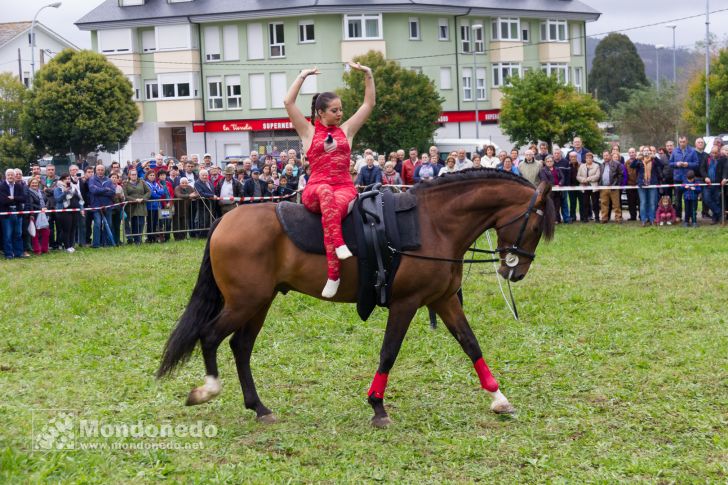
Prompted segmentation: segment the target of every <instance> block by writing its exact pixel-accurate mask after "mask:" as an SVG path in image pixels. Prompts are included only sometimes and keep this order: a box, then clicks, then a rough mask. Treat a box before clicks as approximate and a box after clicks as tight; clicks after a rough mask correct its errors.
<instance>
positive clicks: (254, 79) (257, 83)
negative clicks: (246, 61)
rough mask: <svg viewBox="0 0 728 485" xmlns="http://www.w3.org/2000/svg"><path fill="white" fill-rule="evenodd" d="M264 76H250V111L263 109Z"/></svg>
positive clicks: (264, 104)
mask: <svg viewBox="0 0 728 485" xmlns="http://www.w3.org/2000/svg"><path fill="white" fill-rule="evenodd" d="M265 108H266V93H265V74H251V75H250V109H265Z"/></svg>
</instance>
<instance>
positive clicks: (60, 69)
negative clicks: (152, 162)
mask: <svg viewBox="0 0 728 485" xmlns="http://www.w3.org/2000/svg"><path fill="white" fill-rule="evenodd" d="M138 117H139V110H138V109H137V107H136V105H135V104H134V101H132V87H131V83H130V82H129V80H128V79H127V78H126V77H125V76H124V75H123V74H122V73H121V71H120V70H119V69H118V68H116V67H115V66H114V65H113V64H111V63H110V62H109V61H108V60H107V59H106V58H105V57H104V56H102V55H100V54H97V53H95V52H91V51H80V52H77V51H73V50H71V49H66V50H64V51H62V52H60V53H59V54H58V55H57V56H56V57H54V58H53V60H52V61H51V62H49V63H48V64H46V65H45V66H44V67H43V68H42V69H41V70H40V71H38V73H37V75H36V78H35V81H34V83H33V88H32V90H31V91H30V96H29V100H28V102H27V103H26V104H25V109H24V111H23V117H22V124H23V127H24V129H25V130H26V131H27V133H28V134H29V135H30V136H31V139H32V140H33V143H34V144H35V146H36V147H38V148H39V149H42V150H45V151H48V152H50V153H58V152H61V153H66V152H67V151H71V152H72V153H78V154H82V155H85V154H87V153H88V152H91V151H96V150H106V149H107V148H109V147H116V146H118V145H124V144H126V142H127V141H128V140H129V137H130V136H131V134H132V133H133V132H134V129H135V128H136V121H137V119H138Z"/></svg>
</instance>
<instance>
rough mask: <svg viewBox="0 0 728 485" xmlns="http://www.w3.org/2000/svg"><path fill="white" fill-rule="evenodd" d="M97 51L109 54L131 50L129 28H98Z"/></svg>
mask: <svg viewBox="0 0 728 485" xmlns="http://www.w3.org/2000/svg"><path fill="white" fill-rule="evenodd" d="M98 40H99V52H101V53H103V54H110V53H112V52H131V50H132V42H131V29H111V30H99V31H98Z"/></svg>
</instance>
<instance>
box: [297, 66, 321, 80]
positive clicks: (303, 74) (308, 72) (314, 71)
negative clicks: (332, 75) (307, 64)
mask: <svg viewBox="0 0 728 485" xmlns="http://www.w3.org/2000/svg"><path fill="white" fill-rule="evenodd" d="M312 74H313V75H314V76H316V75H317V74H321V73H320V72H319V70H318V67H316V66H313V68H311V69H304V70H303V71H301V74H299V76H301V77H302V78H303V79H306V78H307V77H308V76H310V75H312Z"/></svg>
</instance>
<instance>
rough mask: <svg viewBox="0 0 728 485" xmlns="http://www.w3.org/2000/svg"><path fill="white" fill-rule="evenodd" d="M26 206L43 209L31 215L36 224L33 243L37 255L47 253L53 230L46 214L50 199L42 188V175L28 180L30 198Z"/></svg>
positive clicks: (38, 209)
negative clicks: (49, 238) (49, 226)
mask: <svg viewBox="0 0 728 485" xmlns="http://www.w3.org/2000/svg"><path fill="white" fill-rule="evenodd" d="M25 207H26V209H27V210H29V211H41V212H40V213H38V214H34V215H33V216H31V220H32V221H33V224H34V225H35V235H34V236H32V237H31V245H32V247H33V253H35V254H36V255H40V254H46V253H47V252H48V236H49V235H50V232H51V231H50V229H49V228H48V215H47V214H46V209H48V200H47V199H46V197H45V194H44V192H43V190H41V188H40V177H33V178H31V179H30V181H29V182H28V198H27V203H26V205H25ZM51 207H53V206H51Z"/></svg>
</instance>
